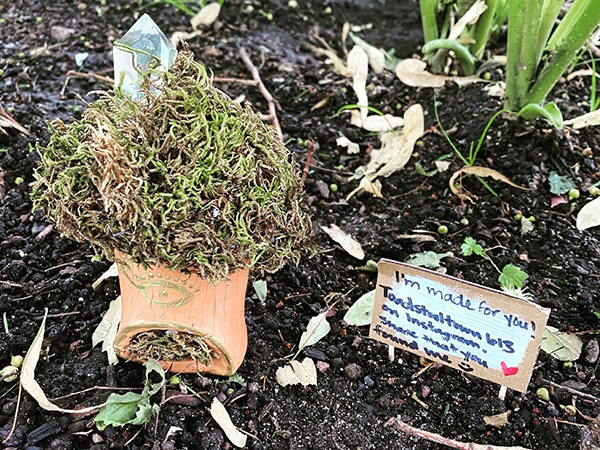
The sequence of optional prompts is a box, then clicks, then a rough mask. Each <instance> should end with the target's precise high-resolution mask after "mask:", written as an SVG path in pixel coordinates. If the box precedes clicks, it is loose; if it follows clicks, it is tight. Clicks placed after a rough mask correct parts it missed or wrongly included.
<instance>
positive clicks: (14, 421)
mask: <svg viewBox="0 0 600 450" xmlns="http://www.w3.org/2000/svg"><path fill="white" fill-rule="evenodd" d="M22 393H23V385H22V384H21V383H19V394H18V396H17V407H16V408H15V417H14V419H13V423H12V427H11V428H10V433H8V436H6V439H4V440H3V441H2V443H3V444H6V443H7V442H8V441H9V440H10V438H11V437H12V435H13V433H14V432H15V428H16V427H17V418H18V417H19V407H20V406H21V394H22Z"/></svg>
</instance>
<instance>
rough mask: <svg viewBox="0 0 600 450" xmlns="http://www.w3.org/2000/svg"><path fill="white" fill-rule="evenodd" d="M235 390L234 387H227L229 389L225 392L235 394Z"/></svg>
mask: <svg viewBox="0 0 600 450" xmlns="http://www.w3.org/2000/svg"><path fill="white" fill-rule="evenodd" d="M234 392H235V389H233V388H229V389H227V391H226V392H225V394H226V395H231V394H233V393H234Z"/></svg>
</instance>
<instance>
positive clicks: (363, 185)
mask: <svg viewBox="0 0 600 450" xmlns="http://www.w3.org/2000/svg"><path fill="white" fill-rule="evenodd" d="M358 188H359V189H364V190H365V191H366V192H369V193H370V194H373V195H374V196H375V197H379V198H383V194H382V193H381V188H382V186H381V181H379V180H375V181H371V180H369V178H368V177H363V179H362V180H360V184H359V185H358Z"/></svg>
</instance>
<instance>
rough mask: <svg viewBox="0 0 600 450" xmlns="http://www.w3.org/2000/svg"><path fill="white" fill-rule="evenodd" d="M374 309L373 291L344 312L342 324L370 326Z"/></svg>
mask: <svg viewBox="0 0 600 450" xmlns="http://www.w3.org/2000/svg"><path fill="white" fill-rule="evenodd" d="M374 307H375V290H372V291H369V292H367V293H366V294H364V295H363V296H361V297H360V298H359V299H358V300H356V301H355V302H354V304H353V305H352V306H351V307H350V309H348V311H346V314H345V315H344V322H346V323H347V324H348V325H354V326H357V327H362V326H365V325H370V324H371V318H372V317H373V308H374Z"/></svg>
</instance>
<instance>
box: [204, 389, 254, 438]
mask: <svg viewBox="0 0 600 450" xmlns="http://www.w3.org/2000/svg"><path fill="white" fill-rule="evenodd" d="M210 415H211V416H212V418H213V419H214V420H215V422H217V425H219V427H221V429H222V430H223V431H224V432H225V435H227V438H228V439H229V440H230V441H231V443H232V444H233V445H235V446H236V447H239V448H243V447H245V446H246V440H247V439H248V436H246V435H245V434H244V433H242V432H241V431H239V430H238V429H237V428H236V427H235V425H234V424H233V422H232V421H231V417H229V413H228V412H227V410H226V409H225V407H224V406H223V404H222V403H221V402H220V401H219V399H218V398H217V397H215V398H213V401H212V404H211V405H210Z"/></svg>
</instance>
